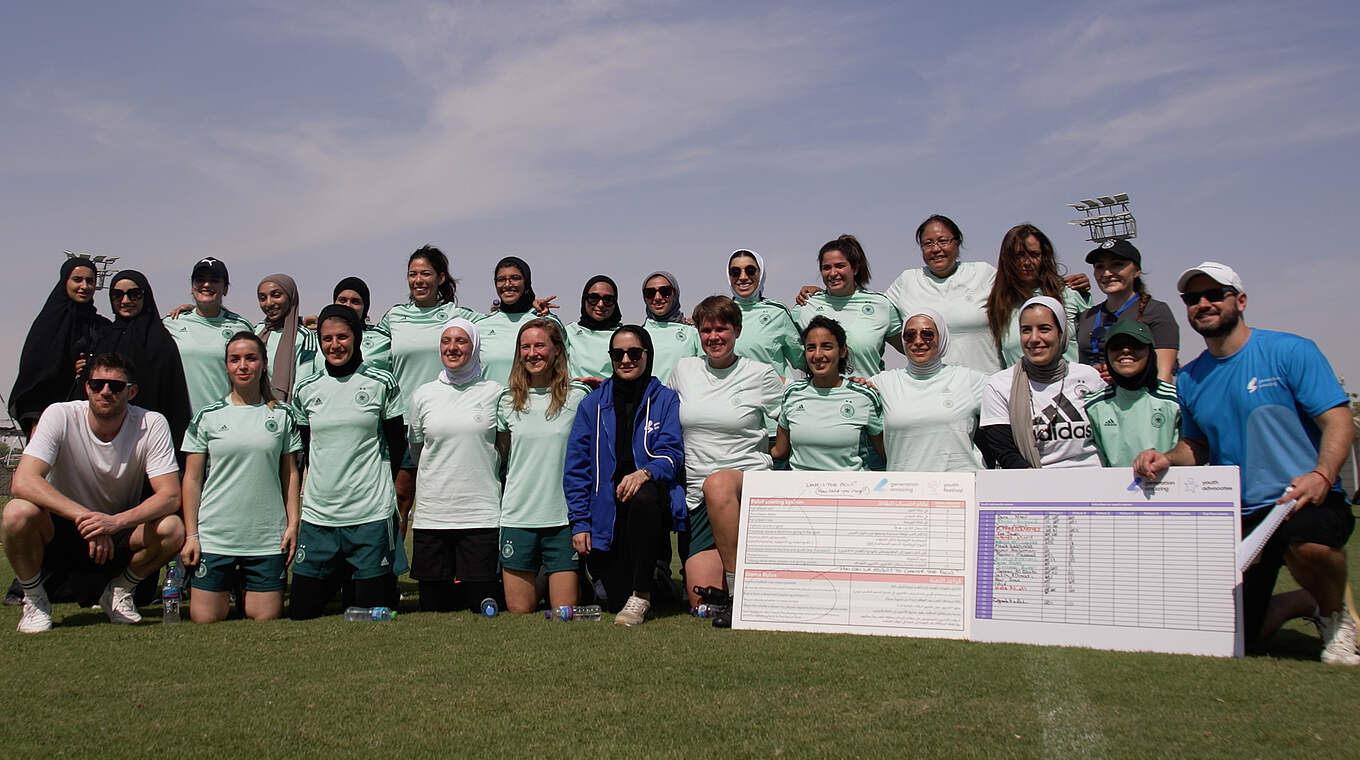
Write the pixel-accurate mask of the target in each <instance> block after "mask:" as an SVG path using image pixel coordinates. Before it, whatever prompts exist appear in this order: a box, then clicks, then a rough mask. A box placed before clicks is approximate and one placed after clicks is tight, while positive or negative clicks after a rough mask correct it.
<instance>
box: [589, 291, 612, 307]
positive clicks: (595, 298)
mask: <svg viewBox="0 0 1360 760" xmlns="http://www.w3.org/2000/svg"><path fill="white" fill-rule="evenodd" d="M614 300H615V299H614V296H608V295H605V296H602V295H600V294H599V293H586V303H588V304H590V305H591V306H594V305H595V304H597V303H602V304H604V305H605V306H613V305H614Z"/></svg>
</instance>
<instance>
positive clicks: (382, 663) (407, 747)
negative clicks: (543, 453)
mask: <svg viewBox="0 0 1360 760" xmlns="http://www.w3.org/2000/svg"><path fill="white" fill-rule="evenodd" d="M1352 543H1353V545H1354V544H1355V542H1352ZM1353 564H1354V561H1353ZM1356 575H1357V574H1356V573H1355V572H1354V570H1353V571H1352V578H1353V579H1355V578H1356ZM10 577H11V574H10V572H9V568H8V566H7V565H6V564H4V563H3V560H2V559H0V578H3V579H5V580H6V581H7V580H8V579H9V578H10ZM1353 582H1354V581H1353ZM1286 583H1287V581H1285V580H1284V579H1283V578H1282V582H1281V586H1282V587H1284V586H1285V585H1286ZM1357 585H1360V584H1357ZM403 588H404V591H405V593H406V594H407V597H408V601H407V602H406V604H408V605H410V606H412V607H414V603H413V602H411V601H410V599H409V598H410V597H412V596H413V595H414V591H415V590H414V585H413V584H405V583H404V584H403ZM143 613H144V614H145V615H146V616H147V622H144V623H142V624H141V625H137V626H131V627H122V626H113V625H109V624H108V623H107V621H106V619H105V618H104V615H103V613H101V612H97V611H90V610H82V609H79V608H77V607H75V606H74V605H57V606H56V608H55V609H54V617H55V619H56V622H57V626H56V628H54V629H53V630H52V631H51V632H50V633H46V634H42V635H37V636H20V635H19V634H17V633H14V626H15V625H16V624H17V622H18V616H19V611H18V608H16V607H5V608H3V609H0V638H3V640H4V642H5V643H4V644H3V645H0V663H3V668H4V674H5V675H4V678H3V679H0V704H3V705H4V709H3V710H0V757H3V758H27V757H90V756H98V757H101V758H122V757H147V756H155V757H199V758H207V757H222V756H249V757H252V758H274V757H328V758H334V757H352V756H383V757H389V756H402V757H429V756H436V755H444V756H474V757H481V756H498V757H539V756H548V755H583V756H609V757H709V756H742V757H744V756H775V755H782V756H790V757H806V756H814V757H840V756H873V757H919V756H928V757H960V756H964V757H980V756H985V757H990V758H998V757H1039V756H1044V757H1074V756H1075V757H1147V756H1149V755H1154V756H1169V755H1179V756H1191V757H1232V758H1244V757H1285V756H1298V755H1300V754H1303V755H1306V756H1311V757H1354V756H1356V754H1357V747H1360V743H1358V742H1360V722H1357V721H1356V712H1357V709H1360V669H1346V668H1334V667H1327V666H1324V665H1322V664H1320V663H1319V662H1317V651H1318V641H1317V638H1316V634H1315V633H1314V632H1313V630H1312V627H1311V625H1307V624H1303V623H1299V622H1295V623H1292V624H1291V625H1290V626H1289V627H1288V628H1287V629H1286V630H1284V631H1282V632H1281V633H1280V634H1279V635H1278V636H1277V637H1276V639H1275V642H1274V648H1273V650H1272V654H1271V656H1269V657H1253V658H1247V659H1244V660H1232V659H1215V658H1207V657H1188V656H1174V655H1160V654H1130V653H1116V652H1102V651H1094V650H1083V649H1067V648H1049V647H1028V646H1017V645H1004V644H977V643H971V642H958V641H935V640H925V639H897V638H886V637H884V638H880V637H869V636H849V635H818V634H799V633H762V632H754V631H718V630H714V629H713V628H712V627H710V626H709V624H708V621H706V620H698V619H693V618H690V617H689V616H688V615H686V614H670V615H663V616H661V617H659V618H656V619H652V620H649V621H648V622H647V623H646V624H645V625H643V626H641V627H639V628H634V629H625V628H620V627H615V626H613V625H611V624H610V623H609V622H608V621H607V620H606V621H605V622H601V623H590V622H573V623H549V622H545V621H544V620H543V619H542V618H541V617H540V616H536V615H535V616H527V617H513V616H509V615H501V616H499V617H497V618H494V619H486V618H481V617H478V616H474V615H473V614H471V613H457V614H444V615H436V614H423V613H402V614H401V615H400V617H399V619H398V620H396V621H395V622H392V623H345V622H344V621H343V620H341V619H339V618H338V617H330V618H327V619H323V620H318V621H310V622H306V623H294V622H291V621H275V622H266V623H254V622H251V621H246V620H231V621H228V622H225V623H219V624H216V625H209V626H196V625H194V624H192V623H189V622H187V611H186V622H185V623H183V624H181V625H178V626H173V627H169V626H164V625H162V624H161V623H160V622H159V608H158V607H148V608H146V609H144V610H143ZM606 617H608V616H606Z"/></svg>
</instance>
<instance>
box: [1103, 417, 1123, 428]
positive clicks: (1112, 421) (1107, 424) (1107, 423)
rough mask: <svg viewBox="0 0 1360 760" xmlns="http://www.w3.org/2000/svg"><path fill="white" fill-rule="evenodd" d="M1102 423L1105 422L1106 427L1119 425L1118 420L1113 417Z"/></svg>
mask: <svg viewBox="0 0 1360 760" xmlns="http://www.w3.org/2000/svg"><path fill="white" fill-rule="evenodd" d="M1102 424H1103V425H1104V426H1105V427H1119V423H1118V422H1115V421H1114V419H1113V418H1112V419H1108V420H1105V422H1104V423H1102Z"/></svg>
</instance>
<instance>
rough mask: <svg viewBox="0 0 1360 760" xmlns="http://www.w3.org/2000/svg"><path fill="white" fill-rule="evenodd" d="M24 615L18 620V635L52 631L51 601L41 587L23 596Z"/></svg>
mask: <svg viewBox="0 0 1360 760" xmlns="http://www.w3.org/2000/svg"><path fill="white" fill-rule="evenodd" d="M23 605H24V614H23V615H22V616H21V617H20V618H19V633H42V632H43V631H50V630H52V601H51V600H50V599H48V598H47V592H46V591H44V590H43V588H42V587H41V586H39V587H38V588H37V589H34V590H33V591H29V592H27V593H25V594H24V601H23Z"/></svg>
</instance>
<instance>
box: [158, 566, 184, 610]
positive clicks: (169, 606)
mask: <svg viewBox="0 0 1360 760" xmlns="http://www.w3.org/2000/svg"><path fill="white" fill-rule="evenodd" d="M183 583H184V571H183V568H181V567H180V564H179V562H177V561H175V560H171V561H170V564H168V565H166V566H165V587H164V588H162V589H161V622H163V623H165V624H167V625H174V624H175V623H178V622H179V597H180V586H181V584H183Z"/></svg>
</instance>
